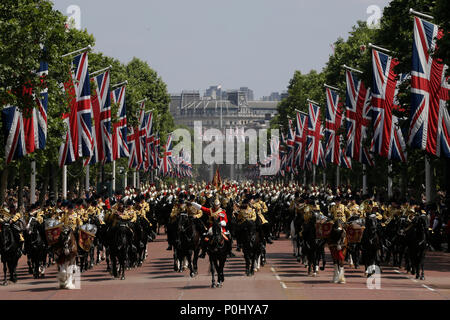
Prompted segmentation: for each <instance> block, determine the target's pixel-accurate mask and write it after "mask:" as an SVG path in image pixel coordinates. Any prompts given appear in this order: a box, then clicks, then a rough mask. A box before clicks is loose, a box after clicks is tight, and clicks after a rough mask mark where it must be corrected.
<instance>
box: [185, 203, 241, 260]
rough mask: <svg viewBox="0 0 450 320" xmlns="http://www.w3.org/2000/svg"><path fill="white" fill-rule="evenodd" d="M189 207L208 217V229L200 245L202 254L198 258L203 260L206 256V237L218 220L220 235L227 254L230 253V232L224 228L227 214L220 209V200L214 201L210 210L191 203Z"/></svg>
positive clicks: (209, 234)
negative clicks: (214, 222)
mask: <svg viewBox="0 0 450 320" xmlns="http://www.w3.org/2000/svg"><path fill="white" fill-rule="evenodd" d="M191 205H192V206H194V208H196V209H197V210H201V211H202V212H203V213H205V214H206V215H208V216H209V227H208V231H207V232H206V233H205V234H204V236H203V237H202V244H201V247H202V252H201V254H200V255H199V257H200V258H205V256H206V246H207V243H206V239H207V236H211V235H212V225H213V220H214V219H219V222H220V225H221V227H222V235H223V237H224V239H225V242H226V245H227V248H228V253H230V252H231V245H232V239H231V234H230V232H229V231H228V230H227V228H226V226H227V223H228V219H227V214H226V212H225V210H224V209H222V208H221V207H220V200H219V199H216V200H214V202H213V206H212V208H211V209H210V208H206V207H203V206H202V205H200V204H198V203H196V202H191Z"/></svg>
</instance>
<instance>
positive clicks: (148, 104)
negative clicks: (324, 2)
mask: <svg viewBox="0 0 450 320" xmlns="http://www.w3.org/2000/svg"><path fill="white" fill-rule="evenodd" d="M329 2H330V6H331V5H335V3H334V2H332V1H329ZM386 2H389V3H386V6H385V7H384V10H383V15H382V16H381V9H380V17H377V19H376V20H378V23H377V24H371V23H369V20H371V19H369V20H368V21H367V22H363V21H357V22H356V25H354V26H353V28H352V30H351V31H349V30H347V31H349V32H348V39H346V40H344V39H343V38H342V35H343V34H342V32H343V31H342V32H341V31H340V33H338V34H339V35H340V36H339V38H338V39H337V40H336V41H335V42H334V43H333V44H332V45H331V49H332V52H331V53H330V55H329V57H328V61H327V62H326V63H325V64H324V66H323V69H322V70H319V71H316V70H311V69H310V70H311V71H310V72H309V73H305V72H304V70H305V68H306V69H308V68H310V66H311V65H309V64H307V65H303V64H302V65H299V66H298V68H300V69H301V70H300V69H299V70H292V66H294V65H295V66H296V68H297V63H298V62H301V63H305V61H306V60H309V59H307V58H305V57H306V55H305V56H304V57H303V56H302V57H301V58H302V59H297V58H298V57H297V58H296V59H295V61H292V62H290V63H292V64H291V66H290V67H289V68H287V69H289V70H291V71H293V76H292V78H291V79H290V81H289V83H288V85H287V87H286V88H287V91H286V92H284V93H283V94H282V95H280V96H282V98H280V99H279V100H278V98H277V99H276V100H277V103H276V106H275V103H272V102H273V101H268V100H267V99H266V98H268V97H264V98H261V99H259V100H255V99H254V97H253V91H252V90H250V89H249V88H248V87H241V88H240V89H239V90H222V85H221V84H220V85H216V86H211V87H210V88H209V89H208V90H206V92H205V93H204V95H203V96H201V95H200V92H199V91H187V90H183V91H182V93H181V94H180V95H178V94H175V93H174V94H169V91H168V85H167V84H166V83H165V82H164V81H163V80H162V76H161V75H159V74H158V73H157V72H156V71H155V70H154V69H153V65H152V66H151V65H150V64H149V63H148V62H147V61H152V64H153V63H155V64H156V65H157V63H162V64H163V63H168V65H169V66H172V64H174V63H175V62H176V61H175V60H183V59H184V58H186V59H185V60H183V61H188V63H185V64H189V65H195V62H194V61H190V60H189V59H191V58H192V59H194V57H191V58H187V56H186V57H184V56H183V59H175V60H174V61H172V62H170V63H169V62H167V61H166V60H168V59H169V58H170V57H173V56H172V55H169V54H167V51H165V50H166V49H165V48H163V47H164V46H161V45H155V46H153V43H152V48H151V50H155V52H152V54H153V53H155V57H156V56H158V55H156V53H157V52H158V50H159V51H160V52H159V59H160V60H159V61H158V60H154V56H152V57H151V59H150V57H149V56H144V57H140V58H138V57H134V58H133V59H132V60H130V61H129V62H127V63H124V62H122V60H120V59H122V58H123V57H124V56H127V57H128V56H130V52H126V53H124V52H121V53H120V54H122V56H121V58H120V59H119V58H118V57H110V56H108V55H106V54H104V53H103V52H101V49H105V47H101V46H97V45H96V39H95V38H94V35H93V34H90V33H89V32H88V31H87V29H84V30H83V29H82V28H81V25H80V21H79V18H80V12H79V11H80V10H81V9H80V8H79V7H78V6H76V5H71V6H70V10H69V8H67V12H66V13H68V14H70V15H71V16H70V17H68V16H66V15H65V14H64V13H63V12H61V11H59V9H60V8H58V4H56V3H53V2H52V1H49V0H33V1H19V3H17V1H15V0H4V1H2V2H1V4H0V10H1V12H2V14H1V15H0V35H1V37H0V61H1V63H0V82H1V86H0V109H1V115H2V117H1V119H0V120H1V121H0V140H2V141H3V142H4V143H3V145H2V147H1V148H0V160H1V161H0V259H1V264H2V266H3V277H2V280H1V283H2V284H3V286H0V296H1V295H2V293H4V292H8V293H9V292H26V294H28V293H29V292H37V293H38V294H43V293H42V292H41V291H39V290H41V289H42V288H39V287H34V288H29V287H28V286H29V285H30V286H39V285H42V284H45V283H50V282H51V281H54V283H52V285H54V284H55V283H57V286H56V287H57V288H54V287H52V289H51V290H52V291H53V293H52V294H51V295H55V297H60V296H64V297H66V298H67V297H68V296H70V297H74V296H76V291H75V290H56V289H79V288H80V281H84V282H83V283H84V284H86V283H87V282H89V283H90V284H91V285H92V284H93V283H95V284H96V285H97V286H96V285H92V287H94V291H95V288H102V286H115V289H116V290H111V292H109V290H105V292H103V294H105V295H108V294H113V297H115V296H114V294H115V293H117V294H118V295H119V296H120V295H123V296H127V297H131V298H130V299H132V298H133V297H136V296H133V289H134V288H132V289H129V287H128V285H130V284H132V285H136V286H139V285H142V283H148V282H146V281H150V282H151V281H153V282H152V284H155V283H156V284H157V285H156V287H157V290H158V292H157V294H161V295H163V294H165V293H167V290H170V289H173V288H174V287H176V288H178V289H179V290H180V291H181V293H180V294H179V295H178V296H177V298H178V299H184V298H186V297H188V298H190V297H191V296H189V295H188V294H186V295H185V296H183V295H184V294H185V293H187V292H190V294H192V293H195V290H196V289H198V286H199V285H194V284H195V283H199V282H200V281H207V283H208V284H207V286H206V287H205V288H206V289H207V290H204V291H207V292H214V293H215V294H221V293H223V292H235V291H227V290H229V289H228V288H230V287H231V286H228V283H230V282H231V281H232V280H233V277H234V280H236V279H237V281H238V282H235V287H236V288H238V289H241V288H245V287H246V286H249V285H250V286H253V287H252V288H253V289H252V290H253V291H252V293H256V297H257V298H260V297H261V296H263V295H264V294H267V295H271V294H272V293H275V292H276V290H273V291H272V289H273V288H270V285H269V286H268V287H265V286H266V285H267V282H271V281H272V282H271V283H272V285H273V283H277V289H278V290H280V291H282V292H283V293H281V294H280V295H279V296H278V297H283V298H285V297H288V298H292V297H294V299H296V298H298V297H299V296H301V294H302V293H300V294H295V293H293V292H296V290H298V291H297V293H298V292H301V291H300V290H303V289H304V288H305V287H306V285H309V286H311V288H314V289H317V290H319V291H320V290H324V291H323V292H326V290H342V292H345V293H346V294H349V292H351V290H361V288H355V287H354V286H355V283H358V284H359V285H361V284H365V285H366V287H367V288H372V287H371V283H372V282H374V283H377V281H379V280H380V279H381V278H383V281H384V282H383V283H390V284H393V283H395V281H397V280H399V281H403V280H404V279H407V280H408V279H409V280H411V283H410V284H411V285H415V286H416V288H417V286H420V288H421V289H425V290H428V291H430V292H432V293H434V294H441V292H444V293H445V294H448V292H449V291H448V290H449V289H448V288H450V287H449V286H448V284H450V283H449V280H447V278H448V277H445V275H447V272H450V269H449V268H450V264H449V263H448V261H449V259H448V257H449V255H448V254H449V253H450V251H449V250H450V213H449V208H450V112H449V106H448V101H449V90H450V85H449V77H448V75H449V69H448V65H449V59H450V51H449V50H448V48H450V46H449V44H450V36H449V33H448V32H447V31H448V30H445V28H447V27H448V20H449V19H450V16H448V12H450V7H449V5H448V1H447V0H417V1H406V0H391V1H386ZM269 3H270V2H267V3H264V4H258V6H261V7H265V6H267V7H269V6H271V5H272V4H269ZM96 5H97V3H96V4H95V5H94V4H92V6H96ZM120 5H123V4H122V2H121V3H120ZM147 5H148V4H147V2H145V4H144V3H141V4H139V5H137V4H134V5H128V4H127V5H126V6H125V7H123V8H122V7H121V9H118V8H119V7H116V6H112V7H111V6H107V10H122V9H123V11H124V12H125V11H127V10H131V9H130V8H131V7H133V6H142V7H145V6H147ZM411 5H414V6H415V7H414V8H411ZM161 6H162V4H161ZM195 6H196V5H195V4H191V5H189V9H191V7H195ZM227 6H234V4H227ZM286 6H287V7H286V8H288V6H290V4H289V5H287V4H286ZM207 7H208V6H207ZM347 7H349V6H347ZM355 7H356V5H355ZM375 7H377V6H375ZM86 8H87V7H86ZM286 8H284V9H283V12H284V13H283V14H285V13H286V14H288V13H291V12H290V11H291V10H289V9H286ZM352 8H353V7H352ZM370 8H372V9H373V6H370V7H369V8H368V11H366V12H369V11H370V10H369V9H370ZM377 8H378V7H377ZM103 9H105V10H106V7H105V8H102V10H103ZM238 9H239V10H238V11H239V12H240V10H241V9H242V8H241V7H239V8H238ZM277 9H279V8H278V7H277ZM353 9H354V8H353ZM378 9H379V8H378ZM89 10H90V11H86V12H85V14H86V15H90V14H91V13H92V12H95V10H91V9H89ZM186 10H187V8H186ZM202 10H203V9H202ZM296 10H297V8H296ZM302 10H303V8H302ZM305 10H306V11H305V12H307V10H308V9H306V8H305ZM135 11H142V12H145V11H146V10H135ZM150 11H151V14H154V12H155V10H150ZM166 11H167V10H160V12H161V13H163V12H164V13H165V12H166ZM232 11H234V10H230V12H232ZM330 11H332V10H330ZM268 12H275V11H274V9H273V8H271V9H268ZM121 13H122V12H121ZM308 15H309V14H308ZM108 16H109V17H111V16H113V15H111V12H108ZM186 16H189V14H186ZM204 16H208V15H207V14H206V15H202V18H203V17H204ZM358 17H359V15H358ZM170 18H171V17H170ZM170 18H164V19H160V20H163V21H164V22H166V21H171V19H170ZM183 18H184V17H183ZM283 19H286V21H289V22H290V23H291V22H292V23H297V22H298V21H297V20H299V21H300V20H301V21H302V22H303V18H302V19H300V18H298V19H297V18H292V19H288V18H284V16H283ZM95 20H98V19H92V18H90V19H86V21H90V23H92V21H95ZM133 20H134V21H133V22H139V23H142V21H145V20H149V21H152V23H153V21H157V20H158V19H156V20H155V19H153V18H152V19H142V18H136V19H133ZM197 20H201V19H191V22H195V21H197ZM213 20H214V19H213ZM228 20H229V21H232V22H233V24H234V23H237V21H235V20H236V19H227V22H228ZM238 20H239V19H238ZM244 20H245V19H244ZM334 20H336V19H335V18H333V19H327V21H329V23H330V24H332V23H334ZM121 21H122V20H121ZM160 22H161V21H160ZM160 22H159V23H160ZM155 23H156V22H155ZM183 23H184V22H183ZM186 23H188V22H186ZM121 25H123V26H122V27H123V30H121V31H124V33H120V34H119V33H118V35H117V38H116V36H114V37H115V38H114V41H104V39H102V40H101V41H99V42H98V44H100V45H102V46H104V45H105V43H107V44H110V43H114V46H113V47H112V48H108V50H109V52H116V51H115V50H116V49H118V48H120V49H124V50H125V49H127V50H138V52H139V54H142V55H145V54H146V51H145V50H143V49H142V48H143V47H141V46H140V45H141V44H142V45H146V44H147V41H143V40H142V38H141V36H140V35H139V36H138V35H136V36H135V37H134V38H133V37H132V36H129V35H134V34H136V29H135V28H136V27H133V29H129V30H127V29H126V28H128V27H130V25H131V24H130V23H129V21H125V20H124V23H122V24H121ZM269 25H270V28H273V27H275V26H277V25H278V24H276V23H274V24H267V23H265V22H264V23H262V24H261V25H256V26H257V27H256V28H255V29H254V30H258V28H261V34H262V35H263V34H266V35H267V34H269V33H268V32H269V31H270V32H272V30H264V31H263V30H262V29H263V27H267V26H269ZM280 25H284V24H280ZM93 26H95V24H93ZM130 28H131V27H130ZM138 28H141V29H144V28H145V29H146V30H147V31H149V30H150V28H148V26H142V25H140V26H139V27H138ZM205 28H206V27H205ZM283 28H284V29H281V30H279V31H280V33H286V32H287V31H288V30H287V29H286V28H285V26H283ZM296 28H298V29H299V30H297V31H296V32H304V30H305V28H304V26H301V27H300V26H297V27H292V29H296ZM223 29H224V30H227V29H230V28H223ZM231 29H232V28H231ZM300 29H301V30H300ZM315 29H317V28H311V31H310V30H308V33H311V34H312V33H313V32H312V30H315ZM111 30H112V29H111ZM111 30H109V31H108V34H109V33H114V34H115V31H114V32H111ZM157 30H165V29H164V28H154V29H153V26H152V30H151V32H152V33H153V32H158V31H157ZM236 30H241V28H237V29H236ZM254 30H253V29H252V34H253V32H254ZM13 31H14V32H13ZM289 31H290V30H289ZM315 31H316V30H315ZM277 32H278V31H277ZM124 35H126V36H125V38H126V40H127V41H129V45H130V47H127V46H124V45H123V43H124V40H125V38H123V37H124ZM218 36H219V38H220V39H228V38H233V37H235V35H232V36H229V35H221V34H219V35H218ZM327 36H329V34H327ZM120 37H122V39H121V38H120ZM214 37H217V34H215V35H214ZM296 37H297V34H295V35H294V36H291V35H290V36H289V39H290V38H292V39H297V38H296ZM154 38H158V39H160V40H161V39H164V38H166V37H165V35H164V34H158V36H157V37H153V38H152V40H151V41H154ZM207 38H208V37H207ZM312 38H314V40H317V39H320V40H321V41H323V39H321V36H318V35H315V36H314V37H312ZM136 39H139V40H136ZM186 39H187V38H186ZM311 40H312V39H302V40H301V41H300V42H301V43H302V45H303V44H304V43H307V42H310V41H311ZM327 41H328V40H327ZM175 42H177V41H170V44H171V45H172V44H173V43H175ZM293 42H297V41H293ZM127 43H128V42H127ZM137 43H139V47H138V48H136V47H133V46H135V45H136V44H137ZM187 43H197V39H195V40H189V41H187ZM318 47H320V46H317V45H315V44H313V43H308V49H309V50H311V51H312V52H313V54H312V55H313V56H317V57H318V56H320V55H319V54H318V52H314V51H313V50H317V48H318ZM185 49H189V48H188V47H186V48H184V50H183V54H184V53H185V52H186V53H187V52H190V51H191V50H185ZM253 49H254V48H244V49H242V50H241V51H237V52H252V51H251V50H253ZM127 50H125V51H127ZM119 51H120V50H119ZM119 51H117V54H119ZM203 51H205V50H203ZM206 51H208V50H206ZM206 51H205V52H206ZM219 51H220V50H219ZM260 51H261V54H263V53H264V54H265V53H266V50H260ZM286 51H291V50H286ZM301 51H302V52H305V51H304V50H303V48H302V49H301ZM171 52H175V53H176V54H179V52H180V51H179V50H178V48H177V49H176V50H171ZM219 53H222V52H219ZM219 53H218V54H219ZM305 53H306V52H305ZM134 54H135V53H133V51H132V52H131V56H132V55H134ZM231 56H232V55H229V56H227V57H226V58H222V57H218V58H217V60H221V59H222V60H223V61H225V60H227V59H229V58H231ZM250 56H251V55H250ZM146 59H147V60H146ZM267 59H269V60H270V59H273V61H272V60H270V61H272V63H273V64H274V63H275V61H276V57H270V58H267ZM250 60H257V59H250ZM278 60H284V58H283V59H278ZM227 61H228V60H227ZM249 62H250V61H249ZM251 62H252V63H253V62H254V61H251ZM322 62H323V61H321V63H322ZM277 63H278V62H277ZM308 63H309V61H308ZM314 63H315V65H318V62H314ZM234 64H235V63H234ZM267 66H268V64H267V63H265V64H264V65H260V66H258V72H259V70H262V69H263V68H266V67H267ZM161 69H163V70H164V68H161ZM166 69H169V68H166ZM237 69H242V68H237ZM244 69H245V68H244ZM276 69H277V72H278V64H277V67H276ZM230 70H231V69H230ZM280 70H281V66H280ZM197 71H199V70H197ZM197 71H196V72H197ZM228 71H229V70H226V72H228ZM191 72H192V71H191ZM196 72H194V73H196ZM254 73H255V72H254ZM174 74H175V75H176V76H175V78H176V79H177V80H179V79H181V75H182V74H183V72H180V70H179V69H177V70H176V72H174ZM256 74H258V73H256ZM191 76H192V75H189V77H191ZM222 77H223V75H222ZM164 78H165V79H166V74H164ZM241 78H242V75H239V79H241ZM258 78H261V79H258V80H259V81H260V80H264V81H266V80H267V81H268V80H272V78H274V77H272V76H271V75H269V74H268V76H267V77H266V78H264V79H262V78H263V77H259V76H258ZM191 80H193V79H191V78H189V82H188V84H189V86H191V85H192V86H193V85H194V82H192V83H191V82H190V81H191ZM172 81H173V79H172ZM175 82H176V81H175ZM171 85H173V84H172V83H171ZM184 85H187V84H186V83H185V84H184ZM171 89H172V88H171ZM276 96H277V95H276V94H273V95H271V97H269V98H270V99H271V100H272V97H276ZM274 99H275V98H274ZM269 102H270V103H269ZM200 120H201V121H200ZM269 135H270V136H269ZM155 256H156V257H155ZM280 269H282V270H284V272H280ZM149 270H150V271H149ZM94 272H95V273H99V274H100V275H99V274H95V275H93V273H94ZM136 274H139V276H136ZM299 275H301V277H302V278H303V279H298V278H296V277H297V276H299ZM382 275H383V276H382ZM202 277H204V278H207V279H206V280H205V279H204V278H202ZM209 277H210V278H209ZM93 278H95V279H93ZM177 278H178V281H181V280H180V279H184V280H183V281H185V282H184V284H180V283H178V282H176V281H177ZM42 279H45V280H42ZM48 279H50V280H48ZM81 279H82V280H81ZM130 279H131V281H130ZM146 279H147V280H146ZM148 279H151V280H148ZM161 279H163V280H164V281H163V280H161ZM268 279H270V280H268ZM274 279H275V280H276V281H275V280H274ZM293 279H295V280H293ZM449 279H450V278H449ZM225 280H230V281H225ZM297 280H298V281H297ZM409 280H408V281H409ZM158 281H160V282H158ZM408 281H406V282H408ZM105 282H107V283H105ZM325 283H326V285H325ZM431 283H432V284H431ZM278 284H279V286H278ZM378 284H379V283H378ZM196 286H197V287H196ZM200 287H201V286H200ZM222 287H225V288H226V289H223V290H220V289H217V290H215V289H214V290H212V288H222ZM118 288H119V289H118ZM180 288H181V289H180ZM236 288H234V289H236ZM392 288H394V289H395V290H405V288H408V289H409V287H408V285H405V283H404V282H402V283H401V284H399V285H397V284H396V283H395V284H393V287H391V289H392ZM33 289H34V290H35V291H33ZM47 289H48V288H47ZM146 289H147V288H146ZM146 289H145V290H146ZM185 289H189V290H191V291H187V290H185ZM27 290H28V291H27ZM121 290H123V291H121ZM438 290H440V291H439V292H438ZM445 290H447V291H445ZM42 291H45V290H42ZM353 292H356V291H353ZM246 293H248V292H246ZM278 293H279V291H278ZM314 294H317V291H316V292H314ZM17 296H20V294H19V293H18V295H17ZM374 296H375V297H376V298H380V297H381V298H382V296H381V295H379V294H378V293H375V294H374ZM51 297H52V296H51ZM158 297H159V296H158ZM208 297H209V296H208ZM240 297H243V298H248V297H247V295H246V294H243V295H242V296H240ZM269 297H271V296H269ZM443 297H445V298H448V296H444V295H443ZM319 298H320V297H319ZM332 298H334V296H333V297H332ZM397 298H398V297H397ZM400 298H401V297H400Z"/></svg>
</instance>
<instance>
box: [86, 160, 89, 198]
mask: <svg viewBox="0 0 450 320" xmlns="http://www.w3.org/2000/svg"><path fill="white" fill-rule="evenodd" d="M86 191H87V192H89V165H87V166H86Z"/></svg>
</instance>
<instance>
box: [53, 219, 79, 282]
mask: <svg viewBox="0 0 450 320" xmlns="http://www.w3.org/2000/svg"><path fill="white" fill-rule="evenodd" d="M55 253H56V256H57V259H56V262H57V264H58V270H59V273H58V280H59V287H60V289H76V286H75V284H74V279H73V274H74V273H76V272H77V271H78V269H77V265H76V257H77V254H78V249H77V240H76V238H75V235H74V232H73V231H72V229H71V228H64V229H63V230H62V232H61V235H60V237H59V240H58V243H57V244H56V245H55Z"/></svg>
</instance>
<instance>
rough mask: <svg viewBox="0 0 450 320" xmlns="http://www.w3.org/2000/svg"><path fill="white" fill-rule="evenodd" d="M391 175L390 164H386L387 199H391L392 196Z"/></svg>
mask: <svg viewBox="0 0 450 320" xmlns="http://www.w3.org/2000/svg"><path fill="white" fill-rule="evenodd" d="M391 173H392V163H389V164H388V198H389V199H391V198H392V196H393V192H392V178H391Z"/></svg>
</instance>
